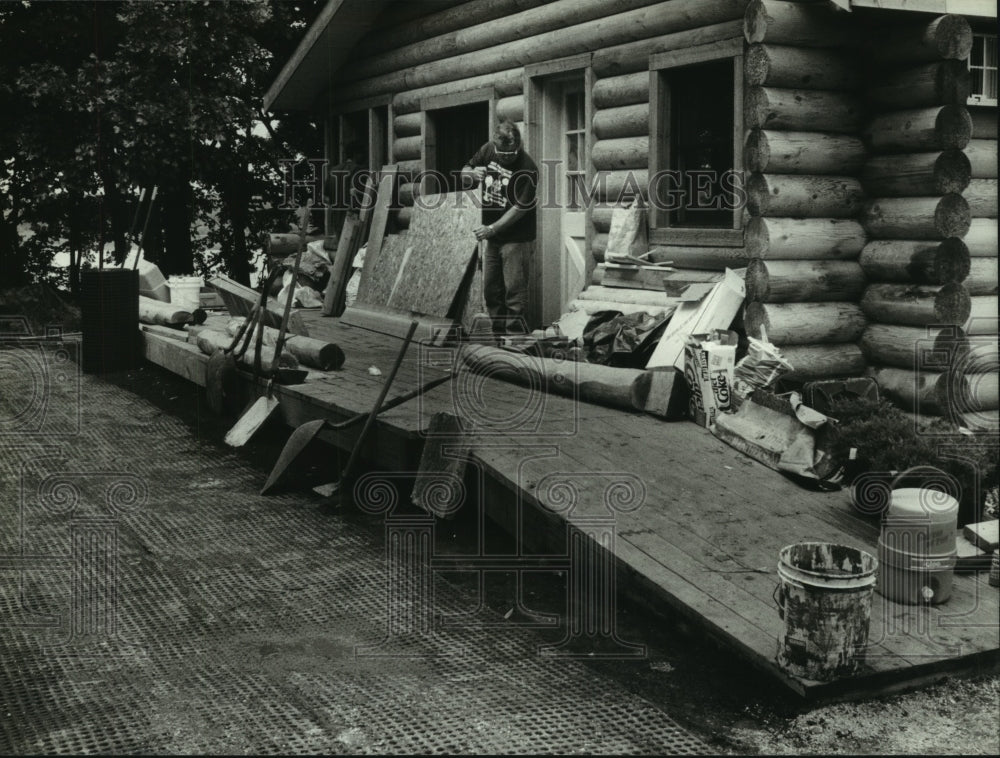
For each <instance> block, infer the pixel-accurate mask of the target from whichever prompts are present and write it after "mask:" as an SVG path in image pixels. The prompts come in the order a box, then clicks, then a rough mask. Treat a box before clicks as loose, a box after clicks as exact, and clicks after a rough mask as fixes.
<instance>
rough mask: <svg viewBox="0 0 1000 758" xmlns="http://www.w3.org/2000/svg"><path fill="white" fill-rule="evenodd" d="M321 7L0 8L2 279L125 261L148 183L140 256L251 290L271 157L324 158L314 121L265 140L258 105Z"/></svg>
mask: <svg viewBox="0 0 1000 758" xmlns="http://www.w3.org/2000/svg"><path fill="white" fill-rule="evenodd" d="M321 5H322V2H321V0H300V1H297V2H278V1H277V0H253V1H249V0H226V1H223V2H219V1H199V2H160V1H157V2H150V1H149V0H120V1H118V2H82V1H76V2H59V3H56V2H20V3H6V4H2V5H0V51H2V52H0V159H2V161H3V162H2V169H0V190H2V191H3V201H2V208H0V210H2V218H0V281H2V282H3V283H4V285H8V284H18V283H23V282H28V281H33V280H39V279H49V280H53V279H54V280H55V281H56V282H58V283H64V282H63V281H60V279H61V278H62V277H63V276H65V274H63V273H62V271H63V270H58V271H57V270H56V269H54V268H53V266H52V261H53V258H54V256H56V255H57V254H59V253H63V254H66V253H69V255H70V260H71V262H72V261H76V260H82V261H84V262H85V263H86V262H91V263H93V262H96V260H97V250H98V249H99V248H101V249H106V250H107V251H108V253H107V259H108V260H109V262H117V261H120V260H122V258H123V257H124V256H125V255H126V253H127V252H128V250H129V246H130V240H129V231H130V229H133V228H134V229H139V228H141V227H142V225H143V221H144V214H145V212H146V207H145V206H144V207H143V208H142V209H139V208H138V199H139V197H140V192H141V191H143V190H145V194H146V198H147V200H148V198H149V197H150V195H151V194H152V192H151V188H152V187H154V186H155V187H157V202H156V204H155V208H154V210H153V215H152V218H151V222H150V234H149V236H148V238H147V241H146V248H145V249H146V256H147V257H148V258H150V259H152V260H155V261H156V262H157V263H158V264H159V265H160V268H161V269H162V270H163V271H164V273H165V274H174V273H190V272H191V271H194V270H198V271H200V272H201V273H206V272H207V271H209V270H214V269H216V268H219V269H221V270H223V271H225V272H226V273H228V274H230V275H231V276H234V277H236V278H237V279H239V280H242V281H247V280H248V278H249V273H250V270H251V262H252V261H251V259H252V255H253V251H254V249H255V248H257V247H258V246H257V244H256V243H255V242H254V240H256V239H259V237H260V235H261V233H262V232H264V231H266V230H269V229H272V228H274V226H275V225H276V223H278V221H277V218H276V217H275V216H274V215H273V214H270V215H269V214H267V213H265V212H254V207H255V206H256V207H257V208H261V207H267V206H268V205H271V206H274V205H277V204H278V203H280V201H281V197H282V194H281V184H280V175H279V173H278V171H277V160H278V159H279V158H282V157H285V156H286V155H287V152H288V151H289V150H291V151H292V152H293V153H298V154H301V155H307V156H316V155H318V154H319V153H320V149H321V140H320V132H319V129H318V128H317V126H316V124H314V123H311V122H308V120H307V119H297V120H289V121H288V122H287V123H286V122H276V123H274V124H273V127H274V128H275V138H271V137H270V135H268V133H267V132H266V131H265V130H263V129H261V128H260V118H261V113H260V106H261V97H262V95H263V93H264V91H265V90H266V88H267V86H268V85H269V84H270V82H271V81H272V79H273V78H274V76H275V75H276V73H277V71H278V70H279V68H280V66H281V65H282V64H283V63H284V61H285V60H286V59H287V58H288V57H289V55H290V54H291V52H292V51H293V50H294V48H295V45H296V44H297V43H298V41H299V39H301V37H302V35H303V34H304V32H305V29H306V28H307V26H308V24H309V23H311V21H312V19H313V18H314V17H315V14H316V13H317V12H318V10H319V8H320V6H321ZM289 146H290V147H289ZM139 210H141V213H139V212H137V211H139ZM69 283H70V285H71V286H72V285H73V282H72V281H70V282H69Z"/></svg>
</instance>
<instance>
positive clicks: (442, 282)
mask: <svg viewBox="0 0 1000 758" xmlns="http://www.w3.org/2000/svg"><path fill="white" fill-rule="evenodd" d="M480 219H481V212H480V209H479V207H478V202H477V200H476V196H475V193H474V192H455V193H449V194H446V195H424V196H421V197H420V198H419V199H418V201H417V202H416V204H415V206H414V209H413V218H412V220H411V221H410V227H409V230H408V233H407V246H408V247H409V248H411V253H410V255H409V257H408V259H407V261H406V269H405V271H404V272H403V276H402V278H401V279H400V280H399V282H398V285H397V286H396V287H395V288H393V291H392V294H391V298H390V300H389V301H388V302H387V303H386V304H387V305H388V306H389V307H390V308H392V309H394V310H398V311H403V312H413V313H420V314H423V315H426V316H442V317H443V316H446V315H447V314H448V313H449V311H450V310H451V307H452V304H453V302H454V301H455V297H456V295H457V294H458V293H459V290H460V289H461V285H462V280H463V278H464V277H465V274H466V271H467V270H468V267H469V261H470V260H471V258H472V255H473V253H475V251H476V247H477V244H478V243H477V242H476V235H475V229H476V227H478V226H480V225H481V224H482V222H481V220H480ZM383 253H384V251H383ZM380 257H384V255H383V256H380Z"/></svg>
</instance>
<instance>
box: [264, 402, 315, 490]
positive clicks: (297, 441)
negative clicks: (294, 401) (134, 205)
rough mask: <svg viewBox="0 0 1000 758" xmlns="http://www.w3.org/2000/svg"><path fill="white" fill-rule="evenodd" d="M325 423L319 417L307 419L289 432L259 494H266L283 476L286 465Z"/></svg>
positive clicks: (290, 463) (303, 448) (290, 462)
mask: <svg viewBox="0 0 1000 758" xmlns="http://www.w3.org/2000/svg"><path fill="white" fill-rule="evenodd" d="M325 423H326V421H325V420H324V419H321V418H320V419H316V420H315V421H307V422H306V423H304V424H302V425H301V426H299V427H298V428H297V429H296V430H295V431H294V432H292V433H291V435H290V436H289V437H288V441H287V442H286V443H285V446H284V447H283V448H282V450H281V455H279V456H278V460H277V462H276V463H275V464H274V468H272V469H271V475H270V476H268V477H267V481H266V482H264V488H263V489H262V490H261V491H260V494H261V495H266V494H267V493H268V492H270V491H271V490H272V489H273V488H274V487H275V486H277V484H278V483H279V482H280V481H281V479H282V478H283V477H284V475H285V472H286V471H287V470H288V467H289V466H291V465H292V463H293V461H295V459H296V458H298V457H299V454H300V453H301V452H302V451H303V450H305V449H306V446H307V445H308V444H309V443H310V442H312V439H313V437H315V436H316V435H317V434H319V430H320V429H322V428H323V424H325Z"/></svg>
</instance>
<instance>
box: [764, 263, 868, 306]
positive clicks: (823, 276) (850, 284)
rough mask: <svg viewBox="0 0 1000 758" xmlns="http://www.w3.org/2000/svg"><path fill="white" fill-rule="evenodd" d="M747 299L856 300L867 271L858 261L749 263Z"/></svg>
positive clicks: (776, 300) (785, 300)
mask: <svg viewBox="0 0 1000 758" xmlns="http://www.w3.org/2000/svg"><path fill="white" fill-rule="evenodd" d="M746 283H747V300H749V301H756V302H761V303H805V302H839V301H844V302H856V301H857V300H858V298H860V297H861V293H862V292H864V289H865V272H864V270H863V269H862V268H861V266H860V264H858V263H857V262H856V261H818V260H816V261H765V260H763V259H761V258H754V259H753V260H751V261H750V263H749V265H748V266H747V273H746Z"/></svg>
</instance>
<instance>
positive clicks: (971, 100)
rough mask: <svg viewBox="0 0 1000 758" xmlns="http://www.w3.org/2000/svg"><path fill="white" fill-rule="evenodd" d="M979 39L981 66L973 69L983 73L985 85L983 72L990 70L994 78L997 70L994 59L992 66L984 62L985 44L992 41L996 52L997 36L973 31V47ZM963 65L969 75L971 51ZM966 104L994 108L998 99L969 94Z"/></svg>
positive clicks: (970, 70) (971, 69)
mask: <svg viewBox="0 0 1000 758" xmlns="http://www.w3.org/2000/svg"><path fill="white" fill-rule="evenodd" d="M980 39H981V40H983V65H982V66H976V67H975V68H976V69H979V70H982V71H983V72H984V76H983V82H984V84H985V80H986V77H985V72H986V71H989V70H992V71H993V72H994V75H995V76H996V73H997V70H998V66H997V61H996V59H994V60H993V61H992V64H993V65H990V62H988V61H987V60H986V49H987V44H986V43H987V41H988V40H990V39H992V40H993V50H994V51H996V50H997V35H996V34H995V33H994V34H991V33H989V32H984V31H976V30H973V32H972V44H973V46H975V45H976V42H977V40H980ZM965 65H966V67H967V68H968V69H969V73H970V75H971V73H972V71H973V66H972V51H971V50H970V51H969V57H968V58H966V59H965ZM966 104H967V105H979V106H986V107H994V108H995V107H997V105H998V98H995V97H986V96H985V95H978V94H976V93H973V92H970V93H969V97H968V98H967V99H966Z"/></svg>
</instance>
